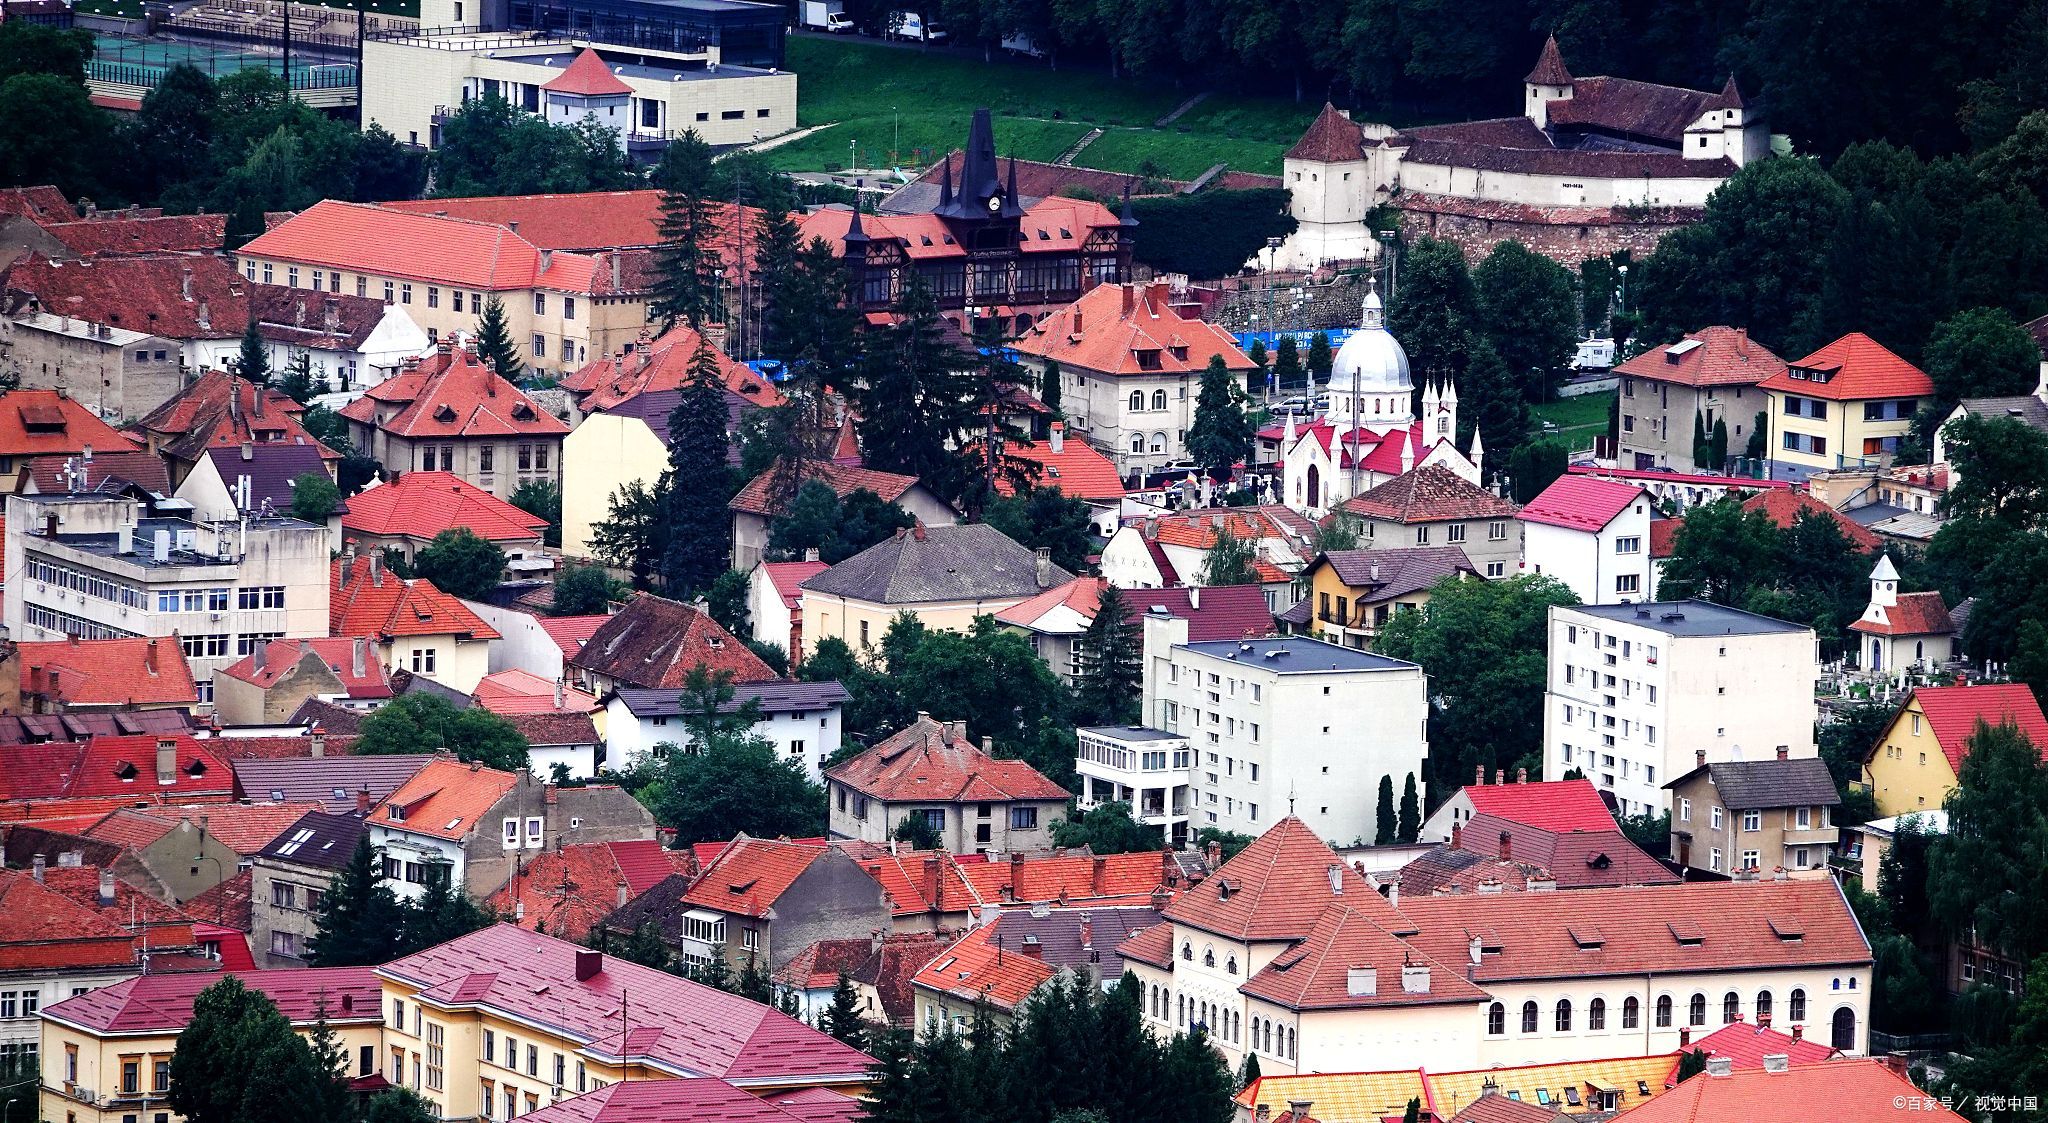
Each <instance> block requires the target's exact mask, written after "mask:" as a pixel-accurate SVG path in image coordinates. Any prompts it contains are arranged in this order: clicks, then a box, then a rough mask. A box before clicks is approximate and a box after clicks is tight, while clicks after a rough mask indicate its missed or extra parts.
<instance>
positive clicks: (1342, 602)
mask: <svg viewBox="0 0 2048 1123" xmlns="http://www.w3.org/2000/svg"><path fill="white" fill-rule="evenodd" d="M1308 578H1309V594H1308V595H1309V624H1308V633H1309V634H1310V635H1312V636H1315V637H1316V638H1318V639H1323V640H1327V641H1329V642H1330V643H1335V644H1342V645H1343V646H1345V647H1354V648H1365V647H1370V646H1372V641H1373V639H1374V638H1375V637H1376V636H1378V635H1379V633H1380V629H1381V628H1383V627H1384V626H1385V625H1386V623H1387V621H1389V620H1391V619H1393V616H1394V614H1395V613H1397V612H1412V611H1414V610H1415V609H1418V608H1421V607H1422V606H1423V605H1426V604H1428V603H1429V590H1428V589H1417V590H1415V591H1414V592H1412V593H1407V594H1404V595H1402V596H1398V597H1395V598H1393V599H1391V600H1385V601H1379V602H1376V603H1362V602H1361V601H1360V599H1359V598H1360V597H1361V595H1364V594H1366V590H1364V589H1360V588H1358V587H1356V586H1352V585H1347V584H1345V583H1344V579H1343V578H1342V577H1339V576H1338V575H1337V567H1336V566H1334V565H1331V564H1329V563H1328V562H1324V563H1321V564H1314V565H1312V566H1311V567H1310V569H1309V571H1308Z"/></svg>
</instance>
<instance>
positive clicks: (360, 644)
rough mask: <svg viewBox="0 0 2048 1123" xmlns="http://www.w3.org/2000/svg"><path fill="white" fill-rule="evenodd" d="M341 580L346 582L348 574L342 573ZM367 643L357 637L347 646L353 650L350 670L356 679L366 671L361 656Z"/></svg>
mask: <svg viewBox="0 0 2048 1123" xmlns="http://www.w3.org/2000/svg"><path fill="white" fill-rule="evenodd" d="M342 579H343V580H344V581H346V580H347V579H348V574H347V573H346V572H344V573H343V574H342ZM369 642H370V641H369V640H367V639H365V638H363V637H362V636H357V637H356V638H355V639H354V641H352V642H351V643H350V645H349V646H350V647H351V648H353V649H354V655H355V666H354V667H353V668H352V669H353V670H354V672H355V677H356V678H362V677H363V673H364V671H365V669H366V668H365V667H364V666H363V655H364V652H363V649H364V647H366V646H367V645H368V644H369Z"/></svg>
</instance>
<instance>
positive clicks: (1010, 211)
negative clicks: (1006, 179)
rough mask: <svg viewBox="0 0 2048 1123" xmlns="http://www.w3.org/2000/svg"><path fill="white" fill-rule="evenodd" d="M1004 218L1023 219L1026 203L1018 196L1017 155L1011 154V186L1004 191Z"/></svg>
mask: <svg viewBox="0 0 2048 1123" xmlns="http://www.w3.org/2000/svg"><path fill="white" fill-rule="evenodd" d="M1003 217H1004V218H1023V217H1024V202H1023V200H1022V199H1021V198H1019V197H1018V195H1017V154H1016V153H1014V152H1012V153H1011V154H1010V185H1009V186H1008V187H1007V188H1005V189H1004V190H1003Z"/></svg>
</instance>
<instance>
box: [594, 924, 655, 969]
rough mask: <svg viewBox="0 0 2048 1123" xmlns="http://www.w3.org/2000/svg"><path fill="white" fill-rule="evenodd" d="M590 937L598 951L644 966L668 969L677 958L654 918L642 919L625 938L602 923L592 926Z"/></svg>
mask: <svg viewBox="0 0 2048 1123" xmlns="http://www.w3.org/2000/svg"><path fill="white" fill-rule="evenodd" d="M590 937H591V939H592V940H593V941H595V943H596V946H597V950H598V951H601V952H604V953H605V954H607V955H610V956H612V957H614V958H617V959H623V960H625V961H626V962H628V963H638V964H639V965H640V966H642V967H653V968H655V969H657V970H662V971H666V970H668V969H669V964H670V961H671V960H672V959H674V958H675V957H674V955H673V954H672V953H671V952H670V951H669V949H668V942H667V941H666V940H664V939H663V938H662V935H661V926H660V925H659V924H656V923H655V922H654V921H653V920H652V919H648V920H643V921H641V922H640V924H639V926H638V927H636V928H634V929H633V932H632V934H631V935H629V936H625V937H623V938H621V937H619V936H618V935H616V934H613V933H610V932H608V931H607V930H606V929H605V928H604V927H603V926H602V925H600V926H598V927H595V928H592V929H591V930H590Z"/></svg>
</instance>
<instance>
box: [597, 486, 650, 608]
mask: <svg viewBox="0 0 2048 1123" xmlns="http://www.w3.org/2000/svg"><path fill="white" fill-rule="evenodd" d="M668 491H669V476H668V473H666V472H664V473H662V476H661V479H659V480H657V481H655V484H654V486H653V487H648V486H647V485H646V484H644V483H642V482H640V481H639V480H628V481H626V483H625V484H624V485H623V486H621V487H620V488H619V489H618V490H617V491H614V492H612V496H611V504H610V513H609V514H607V515H606V517H605V518H604V519H602V520H601V521H599V522H597V523H595V524H594V525H592V526H591V528H590V552H591V553H593V554H596V555H597V558H598V560H600V561H602V562H604V563H605V564H606V565H608V566H611V567H612V568H614V569H623V570H625V571H626V572H627V573H629V574H631V575H632V578H633V587H634V588H636V589H647V588H652V587H653V585H654V578H655V575H656V574H657V573H659V572H660V571H661V561H662V559H663V558H664V557H667V556H668V519H667V517H666V512H665V511H664V510H663V502H662V500H663V497H665V496H666V495H667V494H668Z"/></svg>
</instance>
